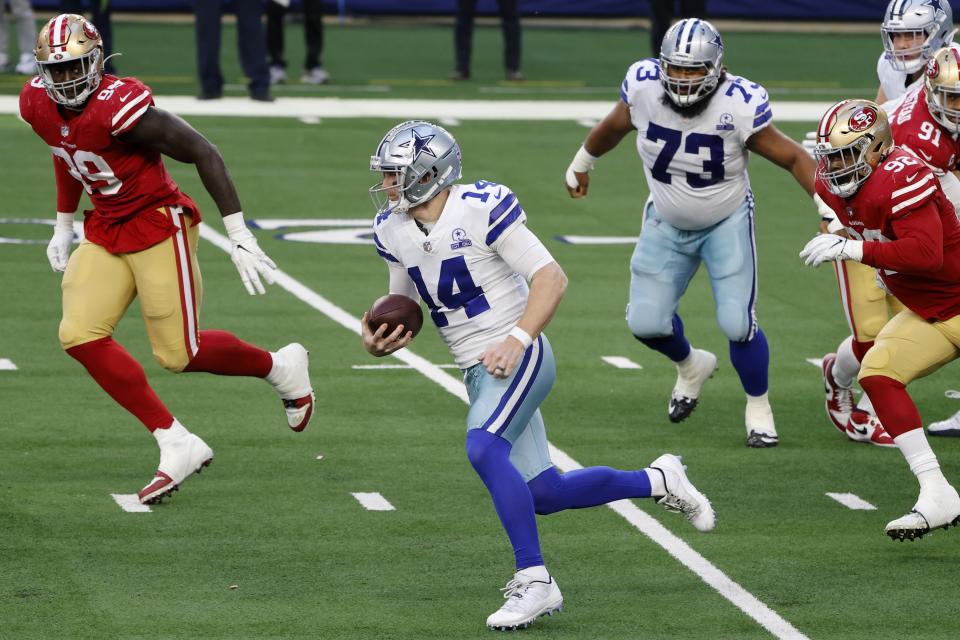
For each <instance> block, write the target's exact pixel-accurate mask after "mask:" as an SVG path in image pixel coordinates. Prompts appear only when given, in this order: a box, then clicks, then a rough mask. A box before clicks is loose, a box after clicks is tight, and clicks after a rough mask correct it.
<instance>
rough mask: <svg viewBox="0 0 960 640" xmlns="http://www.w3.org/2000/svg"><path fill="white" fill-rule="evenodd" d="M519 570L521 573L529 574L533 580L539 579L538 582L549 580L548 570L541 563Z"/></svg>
mask: <svg viewBox="0 0 960 640" xmlns="http://www.w3.org/2000/svg"><path fill="white" fill-rule="evenodd" d="M520 571H522V572H523V575H525V576H529V577H531V578H533V579H534V580H539V581H540V582H550V572H549V571H547V568H546V567H545V566H543V565H542V564H538V565H536V566H534V567H527V568H525V569H520Z"/></svg>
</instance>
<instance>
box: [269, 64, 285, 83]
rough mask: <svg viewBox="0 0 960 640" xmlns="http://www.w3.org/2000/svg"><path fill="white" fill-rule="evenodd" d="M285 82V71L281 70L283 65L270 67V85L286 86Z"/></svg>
mask: <svg viewBox="0 0 960 640" xmlns="http://www.w3.org/2000/svg"><path fill="white" fill-rule="evenodd" d="M286 82H287V70H286V69H284V68H283V65H279V64H273V65H270V84H286Z"/></svg>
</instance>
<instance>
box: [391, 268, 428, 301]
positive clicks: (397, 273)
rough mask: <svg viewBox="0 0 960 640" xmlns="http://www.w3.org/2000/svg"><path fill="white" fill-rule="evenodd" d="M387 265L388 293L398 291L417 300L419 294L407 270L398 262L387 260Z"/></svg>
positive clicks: (418, 299)
mask: <svg viewBox="0 0 960 640" xmlns="http://www.w3.org/2000/svg"><path fill="white" fill-rule="evenodd" d="M387 266H388V267H389V270H390V293H399V294H400V295H403V296H407V297H408V298H411V299H413V300H415V301H417V302H419V301H420V294H419V293H418V292H417V287H416V285H414V284H413V280H411V279H410V276H409V275H408V274H407V270H406V269H404V268H403V267H402V266H401V265H400V263H399V262H387Z"/></svg>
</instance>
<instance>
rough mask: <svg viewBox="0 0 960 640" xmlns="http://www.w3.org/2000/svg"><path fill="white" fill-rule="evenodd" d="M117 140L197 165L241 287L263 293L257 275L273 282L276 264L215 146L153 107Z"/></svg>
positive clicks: (169, 114) (172, 116) (261, 284)
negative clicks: (257, 234) (260, 240)
mask: <svg viewBox="0 0 960 640" xmlns="http://www.w3.org/2000/svg"><path fill="white" fill-rule="evenodd" d="M121 139H122V140H123V141H124V142H127V143H129V144H134V145H138V146H142V147H146V148H148V149H152V150H154V151H158V152H160V153H162V154H163V155H165V156H169V157H171V158H173V159H174V160H179V161H180V162H186V163H188V164H192V165H195V166H196V167H197V173H198V174H199V175H200V179H201V180H202V181H203V186H204V187H205V188H206V190H207V193H209V194H210V197H211V198H213V201H214V202H215V203H216V204H217V208H218V209H219V210H220V215H221V216H223V226H224V228H225V229H226V231H227V235H228V236H229V237H230V242H231V244H232V250H231V251H230V259H231V260H232V261H233V264H234V265H235V266H236V267H237V271H238V272H239V273H240V279H241V280H242V281H243V286H244V287H245V288H246V290H247V293H249V294H250V295H255V294H258V293H259V294H263V293H266V289H264V287H263V283H262V282H261V280H260V278H261V277H262V278H263V279H264V280H266V281H267V283H268V284H273V280H274V271H276V269H277V265H276V264H275V263H274V262H273V260H271V259H270V258H269V257H268V256H267V254H265V253H264V252H263V250H262V249H261V248H260V245H259V244H258V243H257V239H256V238H255V237H254V236H253V234H252V233H250V230H249V229H248V228H247V225H246V223H245V222H244V221H243V211H242V209H241V207H240V198H239V196H237V189H236V187H234V185H233V180H231V179H230V174H229V172H228V171H227V165H226V164H225V163H224V161H223V156H221V155H220V151H219V149H217V147H216V146H215V145H214V144H213V143H212V142H210V141H209V140H207V139H206V138H204V137H203V136H202V135H201V134H200V132H199V131H197V130H196V129H194V128H193V127H191V126H190V125H189V124H187V123H186V122H185V121H184V120H183V119H182V118H180V117H178V116H176V115H174V114H172V113H169V112H167V111H163V110H162V109H157V108H156V107H150V108H149V109H147V111H146V113H144V114H143V116H142V117H141V118H140V120H139V121H138V122H137V124H136V125H135V126H134V127H133V129H131V130H130V131H129V132H127V133H125V134H123V135H122V136H121Z"/></svg>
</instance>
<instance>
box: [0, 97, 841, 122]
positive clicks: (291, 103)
mask: <svg viewBox="0 0 960 640" xmlns="http://www.w3.org/2000/svg"><path fill="white" fill-rule="evenodd" d="M155 99H156V102H157V106H158V107H160V108H161V109H165V110H167V111H171V112H173V113H176V114H177V115H179V116H221V117H222V116H233V117H253V118H311V119H312V118H387V119H390V120H393V121H398V120H405V119H410V118H431V119H436V120H441V121H442V120H448V121H449V120H457V121H462V120H528V121H536V120H540V121H545V120H554V121H556V120H570V121H572V122H580V121H587V120H590V121H598V120H601V119H602V118H603V117H604V116H606V115H607V112H608V111H610V106H611V105H612V104H613V102H614V99H611V100H392V99H386V100H384V99H379V100H371V99H366V98H277V100H276V101H275V102H255V101H253V100H250V99H249V98H222V99H220V100H197V99H196V98H195V97H193V96H163V95H160V96H156V98H155ZM832 104H833V103H832V102H791V101H783V102H774V103H773V104H772V109H773V114H774V120H775V121H776V122H817V121H818V120H820V117H821V116H822V115H823V113H824V112H825V111H826V110H827V108H829V107H830V106H831V105H832ZM16 113H19V96H0V114H16Z"/></svg>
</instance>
